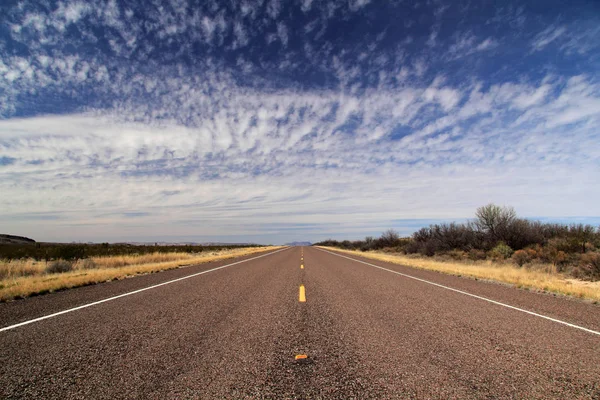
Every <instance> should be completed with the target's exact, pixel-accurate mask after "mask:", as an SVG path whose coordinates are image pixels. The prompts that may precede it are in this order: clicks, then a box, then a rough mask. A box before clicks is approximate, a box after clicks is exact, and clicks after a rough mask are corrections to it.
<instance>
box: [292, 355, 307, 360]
mask: <svg viewBox="0 0 600 400" xmlns="http://www.w3.org/2000/svg"><path fill="white" fill-rule="evenodd" d="M307 358H308V356H307V355H306V354H297V355H296V357H294V359H296V360H305V359H307Z"/></svg>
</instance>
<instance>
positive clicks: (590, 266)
mask: <svg viewBox="0 0 600 400" xmlns="http://www.w3.org/2000/svg"><path fill="white" fill-rule="evenodd" d="M574 275H575V277H576V278H582V279H589V280H592V281H597V280H600V253H585V254H582V255H581V258H580V261H579V265H578V268H576V269H575V270H574Z"/></svg>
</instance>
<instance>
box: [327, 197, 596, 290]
mask: <svg viewBox="0 0 600 400" xmlns="http://www.w3.org/2000/svg"><path fill="white" fill-rule="evenodd" d="M316 245H322V246H333V247H338V248H342V249H348V250H360V251H369V250H382V249H387V250H390V251H397V252H402V253H404V254H420V255H423V256H429V257H433V256H444V257H449V258H452V259H456V260H474V261H476V260H484V259H492V260H506V259H510V260H511V261H512V262H514V263H515V264H516V265H518V266H520V267H522V266H524V265H526V264H530V263H535V262H542V263H552V264H553V265H554V266H556V269H557V270H558V271H559V272H562V271H567V272H570V273H572V275H574V276H576V277H579V278H584V279H591V280H600V251H599V249H600V228H596V227H594V226H592V225H584V224H570V225H568V224H558V223H543V222H540V221H532V220H528V219H524V218H519V217H518V216H517V214H516V212H515V210H514V209H513V208H512V207H501V206H497V205H495V204H488V205H486V206H483V207H480V208H478V209H477V211H476V213H475V219H474V220H473V221H469V222H467V223H455V222H452V223H443V224H433V225H430V226H429V227H426V228H421V229H420V230H418V231H417V232H415V233H414V234H413V235H412V236H411V237H409V238H401V237H400V236H399V235H398V233H397V232H395V231H393V230H388V231H386V232H384V233H383V234H382V235H381V237H379V238H373V237H370V236H369V237H366V238H365V239H364V240H355V241H348V240H345V241H342V242H339V241H336V240H331V239H330V240H326V241H323V242H320V243H316Z"/></svg>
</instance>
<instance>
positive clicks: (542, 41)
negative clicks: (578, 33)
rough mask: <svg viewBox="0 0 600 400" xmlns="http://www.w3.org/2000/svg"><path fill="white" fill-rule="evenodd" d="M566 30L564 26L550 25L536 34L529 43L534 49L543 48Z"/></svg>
mask: <svg viewBox="0 0 600 400" xmlns="http://www.w3.org/2000/svg"><path fill="white" fill-rule="evenodd" d="M566 31H567V29H566V28H565V27H564V26H559V27H556V26H550V27H548V28H546V29H544V30H543V31H542V32H540V33H538V34H537V36H536V37H535V39H534V40H533V42H532V43H531V47H532V48H533V50H535V51H540V50H543V49H544V48H545V47H546V46H548V45H549V44H550V43H552V42H554V41H555V40H556V39H558V38H559V37H561V36H562V35H564V34H565V32H566Z"/></svg>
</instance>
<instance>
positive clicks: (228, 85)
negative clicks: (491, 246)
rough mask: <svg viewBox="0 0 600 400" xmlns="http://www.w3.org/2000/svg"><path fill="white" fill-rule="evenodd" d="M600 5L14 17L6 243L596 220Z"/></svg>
mask: <svg viewBox="0 0 600 400" xmlns="http://www.w3.org/2000/svg"><path fill="white" fill-rule="evenodd" d="M599 71H600V2H598V1H595V0H590V1H582V0H574V1H569V2H564V1H555V0H546V1H523V0H519V1H510V0H498V1H473V0H471V1H462V0H458V1H454V0H453V1H449V0H440V1H437V0H436V1H395V0H394V1H392V0H390V1H384V0H381V1H375V0H340V1H325V0H295V1H291V0H290V1H283V0H257V1H250V0H243V1H234V0H229V1H216V0H208V1H197V2H194V1H185V0H168V1H167V0H165V1H158V0H143V1H116V0H109V1H105V0H93V1H71V0H65V1H53V0H44V1H28V0H23V1H16V0H3V1H2V2H1V4H0V233H11V234H18V235H24V236H28V237H31V238H33V239H36V240H39V241H110V242H115V241H172V242H177V241H199V242H203V241H226V242H256V243H285V242H289V241H294V240H308V241H318V240H322V239H326V238H329V237H332V238H337V239H358V238H362V237H364V236H365V235H378V234H379V233H380V232H382V231H384V230H386V229H388V228H395V229H397V230H398V231H399V232H400V233H402V234H410V233H411V232H413V231H415V230H417V229H418V228H420V227H422V226H426V225H428V224H429V223H431V222H435V221H454V220H456V221H464V220H466V219H467V218H471V217H473V215H474V212H475V209H476V208H477V207H479V206H482V205H485V204H488V203H491V202H492V203H496V204H499V205H510V206H513V207H514V208H515V209H516V211H517V212H518V214H519V215H520V216H523V217H530V218H543V219H544V220H560V221H575V222H580V221H583V222H592V223H596V224H598V223H600V218H599V217H600V201H599V199H600V184H599V183H600V74H599Z"/></svg>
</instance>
